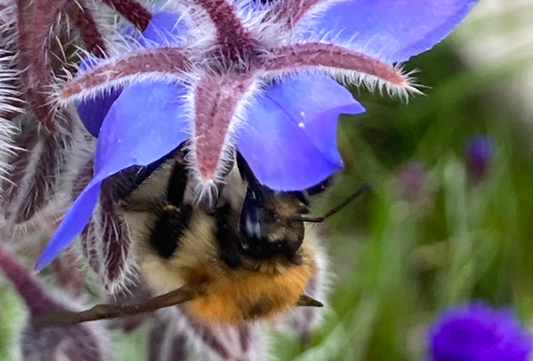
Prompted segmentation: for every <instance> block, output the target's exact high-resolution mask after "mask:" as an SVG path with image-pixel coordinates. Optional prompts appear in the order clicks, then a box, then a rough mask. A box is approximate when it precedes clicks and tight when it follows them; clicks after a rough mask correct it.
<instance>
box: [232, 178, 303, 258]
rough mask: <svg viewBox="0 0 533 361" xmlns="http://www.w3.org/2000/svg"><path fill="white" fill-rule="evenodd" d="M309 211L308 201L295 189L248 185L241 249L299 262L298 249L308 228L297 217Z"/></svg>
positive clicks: (244, 205)
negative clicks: (304, 201)
mask: <svg viewBox="0 0 533 361" xmlns="http://www.w3.org/2000/svg"><path fill="white" fill-rule="evenodd" d="M306 212H307V208H306V206H305V204H303V203H302V202H301V201H300V200H299V199H298V198H297V197H296V196H295V195H294V194H292V193H288V192H276V191H273V190H271V189H268V188H266V187H261V189H259V190H254V189H253V188H252V187H248V190H247V192H246V197H245V199H244V202H243V205H242V210H241V215H240V221H239V230H240V232H241V235H242V237H241V242H240V248H241V251H242V252H243V253H244V254H246V255H248V256H250V257H254V258H258V259H266V258H272V257H276V256H284V257H286V258H287V259H288V260H289V261H290V262H291V263H299V262H300V261H301V260H300V259H299V257H298V255H297V252H298V249H299V248H300V246H301V245H302V242H303V239H304V232H305V230H304V225H303V222H300V221H298V220H295V217H297V216H300V215H301V214H305V213H306Z"/></svg>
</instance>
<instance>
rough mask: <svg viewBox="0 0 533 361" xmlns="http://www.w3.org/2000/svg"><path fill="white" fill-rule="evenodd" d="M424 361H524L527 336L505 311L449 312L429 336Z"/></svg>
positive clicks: (468, 308) (482, 307) (475, 307)
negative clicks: (427, 352) (428, 350)
mask: <svg viewBox="0 0 533 361" xmlns="http://www.w3.org/2000/svg"><path fill="white" fill-rule="evenodd" d="M429 342H430V352H429V360H428V361H526V360H527V359H528V357H529V355H530V354H531V351H532V349H533V343H532V338H531V335H530V334H529V333H528V332H527V331H525V330H524V329H522V327H521V325H520V322H519V321H518V319H517V318H516V316H515V315H514V314H513V312H512V311H511V310H509V309H501V310H495V309H493V308H492V307H490V306H489V305H487V304H484V303H480V302H477V303H472V304H466V305H461V306H458V307H454V308H450V309H449V310H447V311H445V312H444V313H443V314H442V315H441V316H440V318H439V319H438V320H437V321H436V322H435V323H434V324H433V325H432V327H431V329H430V332H429Z"/></svg>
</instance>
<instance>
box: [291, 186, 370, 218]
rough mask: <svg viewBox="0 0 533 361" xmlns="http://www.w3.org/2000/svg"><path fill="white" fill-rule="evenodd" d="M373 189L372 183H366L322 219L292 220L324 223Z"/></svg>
mask: <svg viewBox="0 0 533 361" xmlns="http://www.w3.org/2000/svg"><path fill="white" fill-rule="evenodd" d="M370 189H372V184H371V183H365V184H363V185H362V186H361V187H359V189H357V190H356V191H355V192H354V193H352V194H351V195H350V196H349V197H348V198H346V199H345V200H344V201H343V202H342V203H340V204H338V205H337V206H336V207H334V208H332V209H331V210H330V211H329V212H328V213H326V214H325V215H323V216H322V217H316V218H310V217H300V216H299V217H291V220H293V221H300V222H310V223H322V222H324V220H326V219H328V218H329V217H331V216H332V215H334V214H335V213H337V212H338V211H340V210H341V209H343V208H344V207H346V206H347V205H348V204H350V203H351V202H352V201H353V200H354V199H356V198H357V197H359V196H360V195H361V194H363V193H365V192H366V191H368V190H370Z"/></svg>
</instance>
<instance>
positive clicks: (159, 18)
mask: <svg viewBox="0 0 533 361" xmlns="http://www.w3.org/2000/svg"><path fill="white" fill-rule="evenodd" d="M187 31H188V27H187V25H186V24H185V21H184V20H182V19H181V15H180V14H176V13H167V12H160V13H156V14H154V16H152V19H151V20H150V22H149V23H148V26H147V27H146V30H144V32H143V36H144V38H145V39H148V40H150V42H144V41H143V40H142V39H141V44H142V45H144V46H146V47H148V46H151V45H152V46H153V45H154V43H155V44H157V45H180V42H183V41H182V40H181V39H183V38H184V37H185V36H186V35H187ZM180 40H181V41H180Z"/></svg>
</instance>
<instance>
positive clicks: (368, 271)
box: [0, 1, 533, 361]
mask: <svg viewBox="0 0 533 361" xmlns="http://www.w3.org/2000/svg"><path fill="white" fill-rule="evenodd" d="M482 2H483V1H482ZM525 13H526V14H527V13H528V14H529V19H530V20H531V19H532V16H533V15H532V14H533V5H531V4H529V5H527V6H523V7H522V6H520V7H516V9H514V10H513V11H511V10H509V11H505V12H501V13H497V14H496V15H491V16H477V17H476V16H474V17H472V18H471V19H469V21H467V23H466V24H464V26H462V27H461V28H460V29H459V30H458V32H457V33H456V34H454V36H452V37H450V38H449V39H447V40H446V41H445V42H443V43H441V44H439V45H438V46H436V47H435V48H434V49H432V50H431V51H429V52H427V53H424V54H422V55H420V56H418V57H416V58H413V59H412V60H411V61H410V62H409V63H408V64H407V69H408V70H410V69H419V70H420V72H419V73H418V74H417V79H418V83H419V84H422V85H424V86H428V87H429V88H425V89H422V90H423V91H424V93H425V94H426V96H414V97H411V99H410V100H409V103H408V104H406V103H405V102H402V101H400V100H397V99H389V98H388V97H384V96H380V95H379V94H369V93H367V92H366V91H364V90H361V89H357V90H356V89H354V96H355V97H356V98H357V99H358V100H359V101H360V102H361V103H362V104H363V105H364V106H365V108H366V110H367V111H366V113H364V114H363V115H360V116H357V117H343V118H342V120H341V122H340V129H339V143H340V148H341V150H342V154H343V157H344V159H345V163H346V170H345V172H344V173H343V175H342V177H340V179H339V180H338V182H337V183H336V184H335V186H334V187H333V188H332V189H331V190H330V191H328V192H327V194H326V195H325V196H324V197H323V199H321V200H320V201H319V202H318V206H317V210H316V213H317V214H321V213H322V212H324V211H326V210H328V209H330V208H331V207H332V206H334V205H336V204H338V203H339V202H341V201H342V200H344V199H345V198H346V197H347V196H348V195H349V194H351V193H352V192H353V191H354V190H355V189H356V188H357V187H359V186H360V185H361V184H363V183H365V182H372V184H373V190H372V192H369V193H367V194H365V195H364V196H362V197H360V199H358V200H356V201H355V202H352V203H351V204H349V205H348V206H347V207H346V208H344V209H343V210H342V211H341V212H339V213H338V214H336V215H334V216H333V217H331V218H330V219H329V220H328V221H327V227H328V230H329V232H330V234H331V237H329V239H328V240H327V243H328V245H329V246H328V247H329V254H330V257H331V262H330V263H331V272H332V281H333V282H332V285H331V291H332V295H331V297H330V300H329V302H328V303H327V306H328V309H327V311H326V317H325V319H324V322H323V325H322V326H321V327H320V328H319V329H318V330H317V331H316V332H315V333H313V335H312V337H311V340H310V344H308V345H302V344H301V342H300V341H299V340H298V339H296V338H292V337H287V336H286V335H285V334H284V335H283V336H281V334H277V335H275V337H274V339H273V345H272V348H273V349H274V350H275V355H276V357H277V359H278V360H280V361H288V360H298V361H304V360H332V361H359V360H368V361H385V360H387V361H390V360H400V361H401V360H420V359H422V358H423V356H424V352H425V342H426V335H425V327H426V326H427V325H428V323H429V322H431V320H432V319H433V318H434V317H435V315H436V314H437V313H438V312H439V310H441V309H442V308H443V307H445V306H447V305H451V304H455V303H460V302H463V301H466V300H471V299H485V300H488V301H490V302H491V303H493V304H494V305H496V306H509V305H510V306H513V307H515V309H516V310H517V312H518V314H519V315H520V317H521V318H522V320H523V321H524V323H526V324H527V323H529V322H530V320H531V317H532V316H533V293H532V290H533V147H532V141H531V140H532V139H533V138H532V136H533V134H532V126H533V119H527V116H524V114H527V112H525V111H522V109H519V108H520V106H522V105H517V104H516V103H514V102H513V101H512V99H511V101H510V99H509V98H506V97H505V96H503V94H504V93H507V90H506V89H508V88H507V87H509V86H511V85H514V82H515V81H516V80H517V79H520V78H522V77H523V76H524V74H525V73H526V70H527V67H528V66H530V67H531V64H533V54H531V52H529V53H528V52H527V51H516V50H514V51H513V52H512V54H514V55H515V56H502V57H500V59H497V60H495V61H491V62H486V63H479V62H478V63H476V61H475V60H473V61H468V62H467V61H465V57H464V56H462V55H461V54H463V55H464V52H462V51H460V49H461V50H464V46H466V45H465V39H468V40H469V41H472V39H474V40H473V41H474V42H475V41H476V40H475V39H479V41H484V40H483V39H486V36H487V34H488V35H490V34H492V33H497V32H498V31H500V32H501V31H503V30H509V29H514V28H515V27H516V26H518V25H517V24H520V23H521V21H520V20H519V18H520V19H521V18H523V17H524V14H525ZM526 18H527V16H526ZM495 19H497V20H498V21H497V24H498V26H495ZM502 29H503V30H502ZM515 30H516V29H515ZM526 44H527V42H526ZM529 45H532V46H530V48H533V43H531V44H529ZM524 49H527V47H524ZM531 98H532V99H533V94H531ZM479 134H482V135H485V136H487V137H489V138H490V139H491V140H492V142H493V143H494V154H493V158H492V160H491V164H490V169H489V172H488V173H487V176H486V177H485V178H484V179H483V180H482V181H481V182H477V183H475V184H474V183H473V182H470V181H469V177H468V174H467V169H466V165H465V142H466V141H467V140H468V139H469V138H470V137H472V136H474V135H479ZM409 177H410V178H409ZM413 177H415V178H416V182H415V184H414V185H413V184H412V183H411V185H409V184H406V178H409V179H413ZM417 177H418V178H417ZM3 282H4V281H3V280H0V305H1V307H0V360H10V357H9V356H8V352H9V350H10V347H11V346H10V345H11V344H12V341H13V334H14V330H15V329H16V326H15V325H16V324H17V323H18V322H17V321H18V320H20V318H21V317H22V311H21V310H20V309H19V306H18V305H17V299H16V297H15V296H14V295H13V294H11V293H10V292H8V287H7V286H5V284H4V283H3ZM118 345H119V346H118V347H117V348H118V352H119V353H120V355H121V357H120V358H119V359H120V360H124V361H125V360H137V357H138V355H139V352H141V354H144V352H143V351H141V350H142V348H143V345H144V341H143V340H142V331H141V333H136V334H134V335H132V336H130V337H129V338H128V339H127V340H123V341H120V342H119V343H118Z"/></svg>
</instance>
